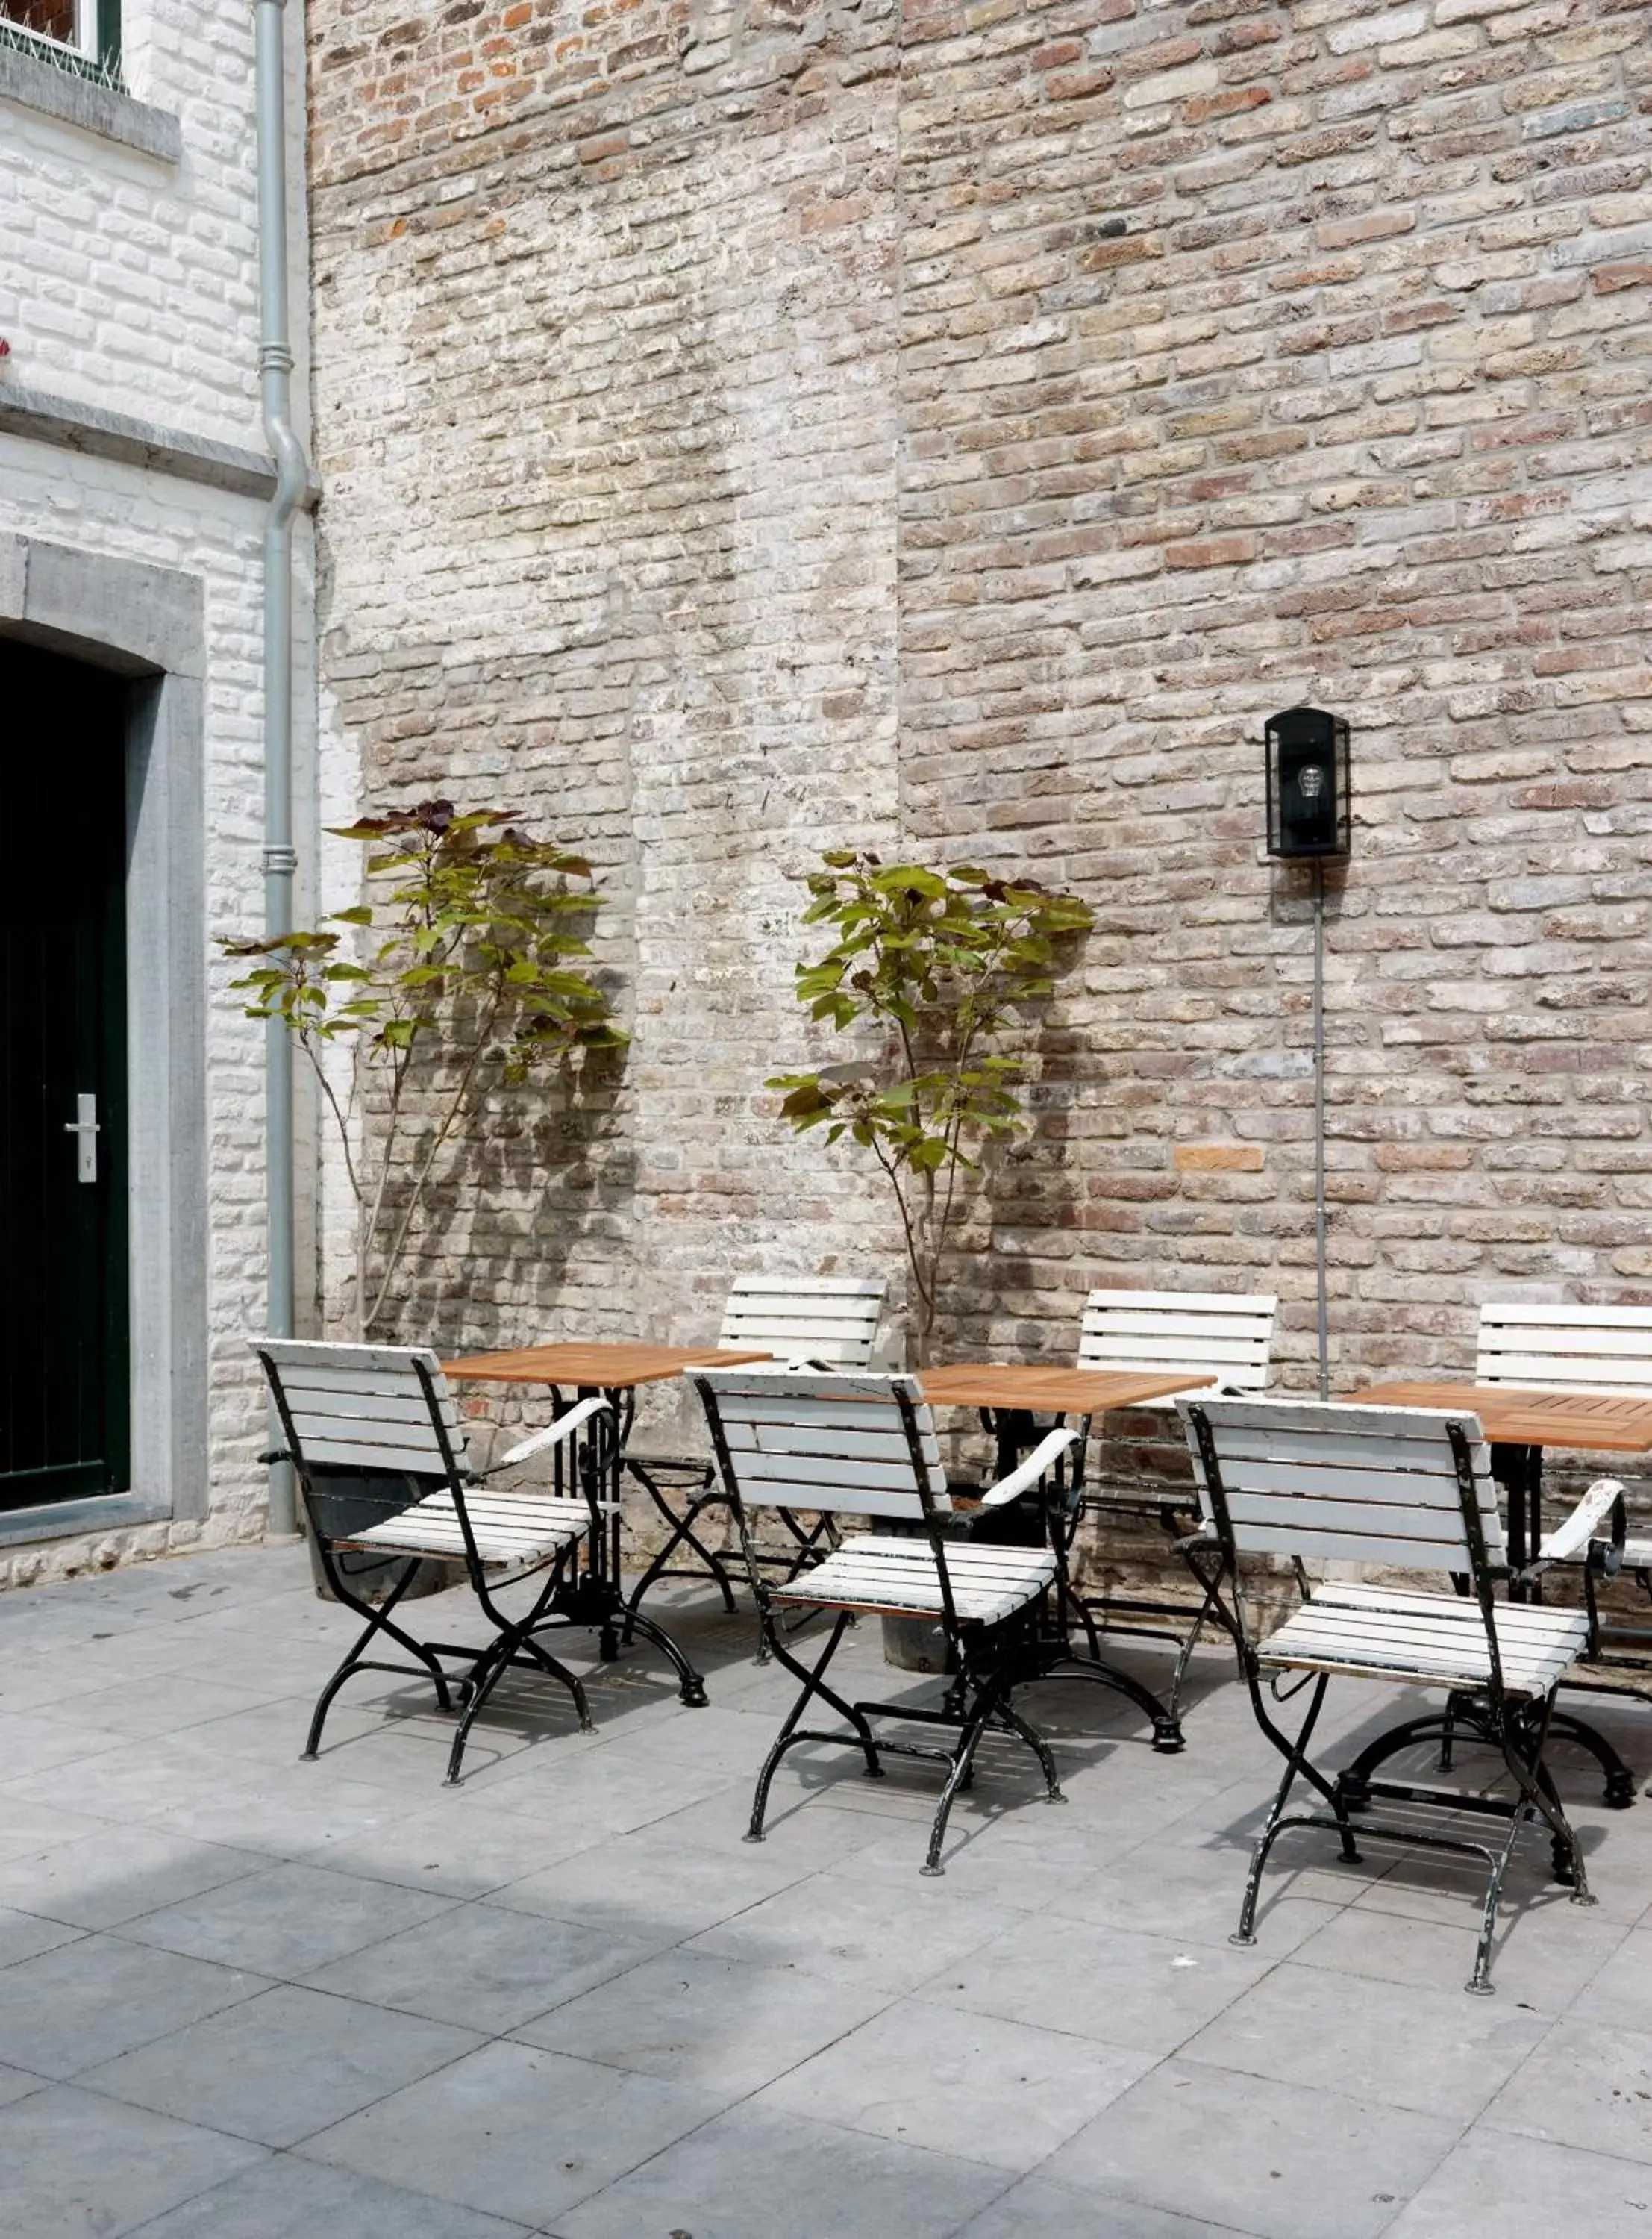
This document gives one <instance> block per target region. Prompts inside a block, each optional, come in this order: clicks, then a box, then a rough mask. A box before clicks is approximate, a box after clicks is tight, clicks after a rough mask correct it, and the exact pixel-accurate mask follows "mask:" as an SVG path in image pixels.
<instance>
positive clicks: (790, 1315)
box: [717, 1275, 889, 1368]
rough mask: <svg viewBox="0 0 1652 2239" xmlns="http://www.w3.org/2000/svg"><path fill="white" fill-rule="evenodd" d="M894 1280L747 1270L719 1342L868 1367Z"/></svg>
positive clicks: (784, 1356)
mask: <svg viewBox="0 0 1652 2239" xmlns="http://www.w3.org/2000/svg"><path fill="white" fill-rule="evenodd" d="M888 1288H889V1286H888V1284H887V1283H886V1282H885V1281H884V1280H883V1279H882V1278H881V1277H877V1276H874V1277H870V1278H867V1279H864V1280H863V1279H859V1278H855V1277H849V1276H836V1275H742V1276H740V1278H739V1279H738V1280H737V1281H736V1282H735V1283H734V1284H733V1286H732V1288H731V1289H730V1291H729V1293H728V1303H727V1304H726V1306H725V1307H724V1308H723V1325H722V1328H721V1330H720V1332H718V1338H717V1342H718V1344H719V1345H723V1346H725V1347H726V1348H727V1350H729V1351H730V1352H733V1351H734V1350H735V1349H736V1348H737V1347H740V1346H744V1347H747V1348H749V1349H752V1350H755V1349H757V1348H758V1347H761V1348H762V1350H763V1351H764V1352H772V1353H773V1355H774V1357H775V1359H777V1360H805V1361H818V1362H819V1364H820V1365H821V1366H822V1367H826V1368H865V1367H866V1365H868V1364H869V1362H870V1361H871V1359H872V1345H873V1343H874V1341H875V1340H876V1339H877V1335H878V1324H879V1321H880V1320H881V1319H882V1318H883V1310H884V1299H885V1296H886V1292H887V1291H888Z"/></svg>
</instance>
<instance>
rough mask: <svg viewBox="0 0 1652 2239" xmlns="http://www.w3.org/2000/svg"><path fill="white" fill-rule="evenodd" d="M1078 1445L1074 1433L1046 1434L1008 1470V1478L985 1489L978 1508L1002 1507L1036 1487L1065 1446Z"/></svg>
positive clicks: (1057, 1432)
mask: <svg viewBox="0 0 1652 2239" xmlns="http://www.w3.org/2000/svg"><path fill="white" fill-rule="evenodd" d="M1077 1444H1078V1432H1077V1431H1046V1432H1045V1435H1044V1436H1043V1438H1040V1439H1039V1441H1038V1445H1036V1446H1034V1448H1033V1449H1032V1452H1031V1453H1030V1454H1029V1455H1028V1456H1027V1458H1026V1459H1025V1461H1024V1462H1022V1463H1021V1464H1020V1465H1018V1467H1017V1468H1015V1469H1012V1471H1011V1472H1010V1474H1009V1475H1008V1477H1006V1478H999V1480H998V1483H997V1484H996V1485H989V1486H988V1488H987V1490H986V1491H985V1492H984V1493H983V1494H982V1495H981V1505H982V1507H983V1508H1002V1507H1003V1506H1004V1505H1005V1502H1006V1501H1010V1500H1014V1499H1016V1498H1018V1495H1020V1494H1021V1493H1024V1492H1027V1491H1028V1490H1029V1488H1030V1487H1031V1486H1032V1485H1037V1484H1038V1480H1039V1478H1042V1477H1043V1476H1044V1474H1045V1472H1046V1471H1047V1470H1049V1469H1050V1468H1051V1467H1052V1465H1054V1464H1055V1463H1056V1462H1058V1461H1059V1460H1060V1458H1061V1457H1062V1455H1063V1454H1065V1452H1066V1451H1067V1449H1068V1447H1069V1446H1072V1445H1077Z"/></svg>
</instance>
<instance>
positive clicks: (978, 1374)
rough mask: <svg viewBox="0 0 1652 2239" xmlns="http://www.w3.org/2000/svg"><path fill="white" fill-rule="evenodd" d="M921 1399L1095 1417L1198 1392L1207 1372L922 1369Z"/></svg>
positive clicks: (985, 1364)
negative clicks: (1154, 1400) (1143, 1403)
mask: <svg viewBox="0 0 1652 2239" xmlns="http://www.w3.org/2000/svg"><path fill="white" fill-rule="evenodd" d="M918 1380H919V1384H920V1385H922V1386H923V1392H924V1397H925V1399H927V1400H928V1401H929V1402H930V1403H931V1405H933V1406H937V1407H1025V1408H1030V1409H1032V1411H1033V1412H1035V1413H1038V1414H1048V1415H1100V1414H1105V1412H1106V1411H1107V1409H1108V1408H1110V1407H1139V1406H1140V1405H1141V1404H1142V1402H1143V1401H1144V1400H1145V1399H1168V1398H1169V1396H1170V1395H1171V1392H1198V1391H1202V1390H1204V1389H1205V1388H1206V1387H1207V1386H1208V1385H1209V1384H1210V1381H1211V1377H1210V1372H1209V1370H1208V1369H1207V1370H1204V1371H1203V1372H1197V1371H1189V1370H1185V1369H1184V1370H1183V1371H1181V1372H1180V1373H1179V1374H1178V1372H1176V1371H1174V1370H1171V1371H1168V1372H1166V1371H1160V1372H1158V1373H1157V1374H1155V1373H1154V1372H1152V1371H1151V1369H1138V1368H1037V1367H1028V1366H1024V1365H1020V1364H1018V1363H1016V1362H1011V1361H996V1360H989V1361H977V1362H971V1363H966V1364H965V1365H963V1366H961V1367H958V1368H926V1369H925V1370H924V1371H923V1372H921V1374H920V1375H919V1379H918Z"/></svg>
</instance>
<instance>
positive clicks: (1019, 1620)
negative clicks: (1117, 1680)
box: [693, 1376, 1066, 1876]
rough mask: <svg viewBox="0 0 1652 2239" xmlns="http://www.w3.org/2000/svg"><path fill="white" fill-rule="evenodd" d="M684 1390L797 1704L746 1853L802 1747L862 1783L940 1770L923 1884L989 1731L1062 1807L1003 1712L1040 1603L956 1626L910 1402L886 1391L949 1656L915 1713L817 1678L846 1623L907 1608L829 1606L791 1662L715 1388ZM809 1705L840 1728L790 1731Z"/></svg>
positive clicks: (1043, 1761) (1031, 1742) (776, 1747)
mask: <svg viewBox="0 0 1652 2239" xmlns="http://www.w3.org/2000/svg"><path fill="white" fill-rule="evenodd" d="M693 1380H694V1382H695V1384H696V1385H699V1388H700V1396H701V1398H702V1399H703V1400H704V1401H705V1404H706V1414H707V1421H708V1423H709V1425H710V1428H711V1438H712V1446H713V1452H714V1453H715V1454H716V1457H717V1463H718V1466H719V1468H720V1471H721V1472H722V1477H723V1483H724V1485H725V1486H726V1489H727V1492H728V1497H729V1501H730V1505H732V1507H733V1511H734V1516H735V1520H736V1523H737V1525H738V1526H739V1530H740V1546H741V1550H742V1551H743V1553H744V1554H745V1557H746V1575H747V1577H748V1578H749V1579H750V1581H751V1586H752V1592H753V1596H754V1598H755V1599H756V1602H757V1606H758V1612H759V1618H760V1624H761V1625H762V1630H763V1638H764V1643H765V1645H766V1648H767V1650H768V1652H769V1654H770V1655H771V1656H772V1657H773V1659H774V1661H775V1662H776V1663H777V1664H781V1665H782V1666H783V1667H784V1668H785V1669H786V1671H789V1672H790V1673H791V1674H792V1676H793V1678H795V1679H796V1680H797V1681H798V1682H799V1694H798V1697H797V1699H796V1701H795V1702H794V1703H793V1705H792V1708H791V1710H790V1711H788V1712H787V1713H786V1718H785V1720H784V1721H783V1723H782V1724H781V1726H780V1732H779V1733H778V1734H777V1735H776V1736H775V1737H774V1742H773V1746H772V1747H771V1749H770V1750H769V1752H768V1755H767V1757H766V1758H765V1759H764V1761H763V1768H762V1771H760V1773H759V1775H758V1778H757V1789H756V1792H755V1794H754V1795H753V1798H752V1819H751V1825H750V1827H749V1828H748V1829H747V1830H746V1841H747V1842H748V1843H760V1842H761V1841H762V1840H763V1823H764V1819H765V1817H766V1813H767V1809H768V1797H769V1790H770V1787H771V1785H772V1784H773V1779H774V1775H775V1772H776V1771H777V1770H778V1768H779V1766H780V1761H781V1759H782V1758H783V1757H785V1756H786V1752H787V1751H789V1750H793V1749H797V1748H799V1747H800V1746H801V1745H802V1744H804V1743H806V1742H815V1743H823V1744H830V1745H832V1746H834V1747H838V1748H848V1749H858V1750H859V1751H860V1752H861V1754H862V1756H863V1757H864V1758H865V1760H866V1777H867V1778H868V1779H870V1780H879V1779H881V1778H882V1777H883V1776H884V1767H883V1764H882V1761H881V1760H882V1759H883V1757H886V1756H894V1757H921V1758H925V1759H927V1760H928V1761H930V1762H931V1763H933V1764H943V1765H945V1767H946V1769H947V1770H946V1779H945V1784H944V1785H943V1787H942V1790H941V1795H940V1801H939V1804H937V1806H936V1810H935V1816H934V1819H933V1821H932V1824H931V1827H930V1836H929V1846H928V1850H927V1851H926V1856H925V1860H924V1864H923V1867H922V1869H921V1870H922V1872H923V1873H925V1874H926V1875H929V1876H939V1875H940V1874H944V1873H945V1870H946V1869H945V1867H944V1866H943V1865H942V1864H941V1863H940V1854H941V1848H942V1845H943V1844H944V1843H945V1838H946V1824H947V1821H948V1819H949V1818H950V1817H951V1815H952V1805H953V1804H954V1803H955V1801H956V1800H957V1798H958V1797H959V1794H960V1793H961V1791H963V1790H965V1789H966V1788H968V1787H969V1785H970V1784H971V1782H972V1778H973V1776H974V1766H975V1755H976V1751H978V1749H979V1746H980V1743H981V1738H982V1737H983V1735H984V1734H985V1733H986V1732H987V1731H989V1730H992V1731H998V1732H1001V1733H1007V1734H1009V1735H1011V1736H1012V1737H1014V1738H1015V1739H1016V1740H1018V1741H1019V1742H1021V1743H1023V1744H1025V1747H1026V1748H1028V1749H1029V1750H1031V1751H1032V1754H1033V1755H1034V1757H1037V1759H1038V1767H1039V1770H1040V1771H1041V1772H1042V1773H1043V1775H1044V1782H1045V1801H1046V1802H1047V1803H1050V1804H1065V1801H1066V1797H1065V1796H1064V1795H1063V1794H1062V1791H1061V1786H1060V1781H1059V1778H1058V1774H1057V1771H1056V1764H1055V1759H1054V1757H1052V1755H1051V1753H1050V1750H1049V1746H1048V1744H1046V1743H1045V1740H1044V1738H1043V1737H1042V1736H1041V1735H1039V1734H1038V1733H1037V1732H1036V1731H1034V1730H1033V1728H1032V1726H1031V1725H1029V1724H1027V1722H1026V1720H1025V1718H1023V1717H1021V1716H1020V1715H1019V1714H1018V1712H1017V1711H1015V1710H1014V1709H1013V1708H1012V1705H1011V1702H1010V1691H1011V1689H1012V1686H1013V1685H1014V1684H1015V1683H1016V1680H1017V1679H1018V1678H1025V1676H1026V1668H1027V1658H1028V1656H1029V1653H1030V1652H1032V1651H1034V1646H1035V1644H1034V1640H1033V1634H1034V1631H1035V1629H1036V1625H1037V1620H1038V1611H1039V1608H1040V1606H1041V1604H1042V1602H1043V1596H1040V1597H1039V1598H1038V1600H1037V1601H1035V1602H1031V1603H1029V1604H1028V1605H1027V1607H1026V1608H1025V1610H1024V1611H1018V1612H1017V1613H1016V1615H1015V1616H1013V1617H1012V1618H1005V1619H1004V1620H1002V1621H1000V1622H999V1623H997V1624H973V1623H965V1622H963V1621H961V1620H960V1619H959V1615H958V1611H957V1606H956V1604H955V1602H954V1600H953V1595H952V1579H951V1576H950V1573H949V1571H948V1569H947V1560H946V1541H945V1535H944V1533H943V1532H942V1531H941V1529H940V1526H939V1514H940V1511H938V1510H937V1508H936V1505H935V1497H934V1491H933V1488H932V1485H931V1483H930V1477H929V1468H928V1465H927V1463H926V1460H925V1457H924V1450H923V1441H922V1438H921V1436H920V1435H919V1427H918V1418H917V1413H916V1411H915V1409H914V1408H913V1406H912V1399H911V1395H910V1394H909V1393H908V1392H906V1391H904V1390H902V1389H901V1388H900V1387H899V1385H896V1386H895V1387H894V1391H893V1397H894V1399H895V1400H896V1403H897V1405H899V1411H900V1419H901V1425H902V1427H903V1429H904V1431H905V1433H906V1445H907V1448H908V1452H909V1453H910V1456H911V1459H912V1477H913V1482H914V1485H915V1487H916V1490H917V1494H918V1498H919V1505H920V1507H921V1510H922V1515H923V1522H924V1527H925V1536H926V1539H927V1541H928V1544H929V1548H930V1551H931V1553H932V1555H933V1557H934V1559H935V1569H936V1576H937V1579H938V1582H939V1589H940V1599H941V1607H940V1612H939V1621H940V1624H941V1629H942V1631H943V1633H944V1634H945V1638H946V1643H947V1647H948V1650H949V1651H950V1653H949V1656H948V1663H949V1665H954V1666H955V1667H956V1668H955V1669H952V1671H951V1672H950V1675H949V1678H948V1681H947V1685H946V1689H945V1693H944V1695H943V1696H942V1698H941V1701H940V1703H939V1704H938V1705H936V1706H933V1707H930V1706H916V1705H913V1704H909V1703H883V1702H877V1701H851V1700H850V1699H849V1698H848V1697H846V1696H845V1695H841V1694H839V1692H838V1691H836V1689H834V1688H833V1686H832V1685H831V1684H829V1682H828V1681H827V1679H826V1671H827V1669H828V1667H829V1666H830V1664H831V1663H832V1659H833V1657H834V1656H835V1655H836V1654H837V1651H838V1648H839V1644H840V1643H841V1642H842V1639H843V1637H844V1634H845V1632H846V1631H847V1629H848V1626H849V1624H850V1622H851V1620H852V1618H854V1617H856V1616H877V1615H887V1616H890V1617H911V1616H912V1615H913V1614H914V1611H912V1610H911V1609H910V1608H904V1609H903V1608H897V1607H892V1608H890V1609H888V1610H886V1611H885V1610H874V1609H872V1608H869V1607H868V1606H867V1605H865V1604H861V1603H856V1604H854V1605H853V1606H852V1607H845V1606H843V1605H835V1606H836V1608H837V1614H836V1618H835V1621H834V1622H833V1627H832V1631H831V1632H830V1634H829V1635H828V1637H827V1638H826V1644H825V1646H824V1647H823V1648H822V1650H821V1651H820V1654H819V1657H818V1658H816V1659H815V1662H814V1664H813V1666H810V1665H807V1664H803V1663H801V1662H799V1659H798V1658H796V1657H795V1656H794V1655H793V1653H792V1652H791V1651H790V1649H789V1647H788V1645H787V1640H788V1635H787V1633H786V1630H785V1628H784V1626H783V1625H782V1624H780V1623H779V1622H778V1621H777V1613H776V1611H775V1607H774V1603H773V1588H772V1587H771V1585H770V1584H769V1581H768V1580H767V1579H766V1578H765V1577H764V1575H763V1571H762V1569H761V1567H760V1559H759V1553H758V1550H757V1547H756V1545H755V1543H754V1541H753V1538H752V1533H751V1526H750V1523H749V1519H748V1518H747V1515H746V1505H745V1503H744V1502H743V1501H742V1500H741V1498H740V1485H739V1479H738V1478H737V1476H736V1474H735V1470H734V1465H733V1459H732V1458H731V1456H730V1452H729V1447H728V1440H727V1437H726V1432H725V1431H724V1427H723V1420H722V1414H721V1411H720V1406H719V1405H718V1400H717V1395H716V1392H715V1388H714V1387H713V1386H712V1385H709V1384H708V1383H707V1381H706V1380H705V1379H702V1378H700V1377H698V1376H697V1377H695V1378H694V1379H693ZM819 1606H821V1607H822V1608H824V1609H827V1610H829V1609H831V1608H833V1606H834V1605H833V1604H831V1603H829V1602H828V1603H826V1604H823V1605H819ZM816 1700H819V1702H821V1703H824V1704H826V1705H827V1706H828V1707H829V1708H830V1709H832V1710H833V1711H836V1712H837V1714H838V1716H839V1717H840V1718H841V1719H842V1720H843V1721H844V1725H843V1726H842V1727H840V1728H838V1729H836V1730H833V1731H826V1730H825V1729H821V1728H816V1727H812V1726H809V1727H806V1726H803V1725H801V1724H799V1720H800V1719H801V1718H802V1717H803V1714H804V1712H805V1711H806V1710H807V1709H808V1707H809V1705H810V1704H811V1703H813V1702H814V1701H816ZM874 1718H878V1719H893V1720H897V1721H899V1722H900V1723H901V1724H918V1725H926V1726H935V1727H951V1728H952V1729H953V1730H955V1731H956V1732H957V1735H958V1740H957V1742H956V1744H954V1745H953V1746H952V1748H951V1749H944V1748H939V1747H937V1746H935V1745H934V1744H926V1743H922V1742H912V1741H904V1740H899V1739H891V1738H890V1737H888V1736H886V1735H881V1734H877V1733H874V1731H873V1730H872V1720H873V1719H874Z"/></svg>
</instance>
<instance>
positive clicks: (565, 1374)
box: [441, 1344, 774, 1392]
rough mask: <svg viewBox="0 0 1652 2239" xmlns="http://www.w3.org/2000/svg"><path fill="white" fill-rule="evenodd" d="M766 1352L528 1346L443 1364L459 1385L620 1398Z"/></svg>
mask: <svg viewBox="0 0 1652 2239" xmlns="http://www.w3.org/2000/svg"><path fill="white" fill-rule="evenodd" d="M773 1357H774V1356H773V1353H768V1352H719V1350H718V1348H717V1347H716V1346H715V1345H603V1344H595V1345H584V1344H581V1345H522V1346H521V1347H519V1348H518V1349H517V1350H516V1351H515V1352H472V1353H467V1354H465V1355H464V1356H463V1357H462V1358H461V1359H458V1360H444V1361H443V1363H442V1364H441V1365H442V1372H443V1374H444V1375H447V1376H451V1377H452V1378H453V1379H454V1381H455V1382H456V1383H461V1384H471V1383H476V1384H554V1385H561V1386H562V1387H564V1388H569V1387H571V1388H573V1389H574V1390H576V1391H587V1392H624V1391H628V1390H629V1389H630V1388H631V1387H632V1385H637V1384H664V1383H667V1382H668V1381H669V1379H671V1378H672V1377H673V1376H680V1375H681V1374H682V1372H683V1371H684V1369H686V1368H743V1367H746V1366H747V1365H750V1363H751V1362H753V1361H754V1360H772V1359H773Z"/></svg>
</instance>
